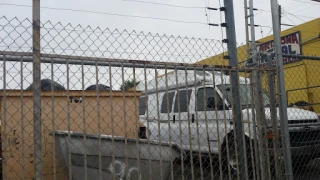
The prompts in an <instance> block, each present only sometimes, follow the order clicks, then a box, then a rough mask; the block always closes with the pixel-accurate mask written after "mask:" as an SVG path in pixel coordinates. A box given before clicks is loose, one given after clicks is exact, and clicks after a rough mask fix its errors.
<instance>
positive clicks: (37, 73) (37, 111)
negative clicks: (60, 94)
mask: <svg viewBox="0 0 320 180" xmlns="http://www.w3.org/2000/svg"><path fill="white" fill-rule="evenodd" d="M32 17H33V20H32V29H33V31H32V32H33V33H32V39H33V41H32V42H33V43H32V46H33V48H32V49H33V118H34V119H33V122H34V137H33V138H34V167H35V180H40V179H42V175H41V170H42V162H41V146H42V145H41V94H40V93H41V84H40V79H41V70H40V66H41V65H40V0H33V4H32Z"/></svg>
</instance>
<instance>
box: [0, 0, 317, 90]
mask: <svg viewBox="0 0 320 180" xmlns="http://www.w3.org/2000/svg"><path fill="white" fill-rule="evenodd" d="M138 1H139V2H138ZM142 1H143V2H142ZM148 2H149V3H148ZM155 3H158V4H155ZM221 3H223V0H221ZM5 4H7V5H5ZM160 4H162V5H160ZM163 4H169V5H173V6H175V7H172V6H168V5H163ZM279 4H281V5H282V8H283V10H282V12H283V14H282V16H283V18H282V23H285V24H291V25H298V24H301V23H303V22H306V21H309V20H312V19H314V18H317V17H320V11H319V8H320V3H316V2H313V1H311V0H279ZM31 5H32V1H31V0H28V1H27V0H1V2H0V12H1V14H0V15H1V17H2V16H5V17H6V18H7V19H12V18H14V17H17V18H18V19H19V20H20V21H21V20H23V19H25V18H29V19H31V18H32V8H31V7H28V6H31ZM234 5H235V6H234V10H235V15H236V16H235V22H236V33H237V42H238V43H243V42H245V31H244V29H245V27H244V8H243V7H244V6H243V1H242V0H235V1H234ZM41 6H42V7H44V8H42V9H41V22H43V23H44V22H47V21H50V22H51V23H52V24H53V25H55V24H57V23H58V22H61V23H62V24H63V26H67V24H68V23H70V24H72V26H73V27H75V26H77V25H78V24H80V25H81V27H83V28H84V27H86V26H90V27H91V28H92V29H95V28H96V27H98V26H99V27H100V28H101V29H105V28H109V29H110V32H112V31H113V30H115V29H117V30H118V31H119V32H122V31H124V30H127V31H128V32H130V33H131V32H132V31H133V30H135V31H136V33H132V34H136V35H137V34H139V32H140V31H143V32H144V34H145V35H146V34H147V33H149V32H151V33H152V35H153V36H155V35H156V34H157V33H158V34H159V35H160V37H161V36H163V35H164V34H165V35H166V36H170V35H173V36H175V38H174V39H170V38H169V39H168V38H164V40H163V41H166V42H165V43H162V44H161V41H157V40H155V39H156V38H151V40H150V42H151V45H150V46H148V47H147V46H145V47H142V50H141V51H140V50H139V45H136V47H135V48H134V49H133V50H132V51H133V53H131V52H129V51H131V50H130V48H128V47H122V49H121V48H117V47H115V48H111V49H112V51H114V52H116V53H114V52H107V53H105V52H103V53H104V54H103V53H101V52H98V51H97V48H98V47H99V46H100V47H102V45H105V44H106V43H107V42H104V41H103V40H101V41H95V40H94V37H91V40H89V41H88V42H86V43H87V44H83V43H82V45H81V46H83V47H81V48H78V46H77V44H74V46H72V45H68V43H71V42H72V41H73V39H70V38H69V39H68V38H63V37H60V36H58V34H59V33H58V31H51V30H48V29H45V30H41V33H42V35H44V34H47V35H46V36H45V37H43V38H42V45H43V46H44V47H42V48H43V51H44V53H56V54H68V53H71V54H72V55H87V56H94V57H100V56H104V57H112V58H124V59H126V58H133V59H140V60H145V59H147V60H149V59H152V60H155V61H171V62H172V61H174V62H187V63H189V62H190V63H194V62H196V61H198V60H201V59H204V58H207V57H210V56H213V55H215V53H216V54H217V53H221V50H222V49H221V44H218V43H217V44H215V43H216V41H211V40H208V41H206V42H204V41H203V40H201V41H199V40H197V39H196V40H193V41H189V38H192V37H195V38H205V39H214V40H221V39H222V37H224V38H225V33H221V27H209V26H208V25H206V23H208V22H210V23H217V24H220V23H221V20H220V18H222V22H224V16H223V13H222V16H220V12H219V11H210V12H209V11H208V10H207V11H206V10H205V8H204V7H206V6H209V7H213V8H218V7H220V5H219V1H218V0H198V1H195V0H193V1H191V0H171V1H169V0H104V1H102V0H91V1H88V0H41ZM177 6H183V7H177ZM222 6H223V4H222ZM186 7H190V8H186ZM254 7H255V8H257V9H259V10H258V11H255V24H256V25H260V26H261V27H256V28H255V30H256V32H255V35H256V40H257V39H259V38H261V37H264V36H267V35H271V34H272V28H271V27H272V21H271V13H270V1H269V0H255V1H254ZM49 8H51V9H49ZM52 8H53V9H52ZM55 8H56V9H55ZM61 8H63V9H68V10H58V9H61ZM75 10H81V12H79V11H75ZM83 11H87V12H83ZM89 11H90V12H89ZM94 12H99V13H94ZM103 13H109V15H107V14H103ZM110 14H117V15H110ZM122 15H126V16H122ZM128 16H136V17H128ZM137 16H139V17H152V19H151V18H137ZM156 18H161V19H169V20H175V21H185V22H184V23H182V22H172V21H164V20H156ZM3 23H4V24H6V21H4V19H0V24H1V25H3ZM12 24H16V25H19V24H17V23H16V22H12ZM27 24H28V23H27ZM47 25H48V27H54V28H57V29H59V28H60V29H61V26H59V25H58V26H52V25H50V24H47ZM27 26H30V24H28V25H27ZM67 27H69V26H67ZM286 28H289V27H287V26H282V29H286ZM80 29H81V28H80ZM19 30H20V31H21V32H24V31H26V29H23V28H20V29H18V28H16V29H15V31H13V30H12V29H10V27H6V29H2V31H1V29H0V33H2V36H1V34H0V38H2V39H5V41H2V42H0V49H1V50H13V51H15V50H16V51H18V50H17V49H15V47H14V46H19V47H20V48H21V47H22V46H23V47H25V48H26V51H30V47H31V43H32V41H31V39H30V34H31V28H29V29H28V31H29V33H23V35H22V36H21V37H22V38H23V37H25V39H28V40H27V41H28V42H27V43H24V40H22V39H20V40H18V41H15V39H16V37H19V33H18V31H19ZM11 31H12V32H11ZM223 31H224V30H223ZM311 31H314V30H311ZM6 33H8V34H9V35H8V36H10V37H11V39H10V38H7V37H6V36H7V35H6ZM73 33H74V32H73ZM49 34H50V35H49ZM70 34H71V33H70V32H63V33H62V32H60V35H62V36H68V35H69V36H73V35H77V34H73V35H70ZM83 34H84V35H85V36H86V34H85V33H83ZM83 34H82V35H83ZM89 34H90V33H89ZM82 35H81V36H82ZM53 36H56V37H53ZM114 36H117V35H114ZM178 36H180V38H176V37H178ZM185 37H188V39H186V38H185ZM131 38H132V37H131ZM160 39H161V38H160ZM46 40H47V41H46ZM52 40H53V41H52ZM77 40H79V39H77ZM77 40H75V42H76V41H77ZM80 40H81V39H80ZM113 40H115V41H118V42H113ZM113 40H112V38H111V39H110V38H108V41H109V43H110V44H113V45H115V44H118V45H117V46H119V44H122V45H124V44H127V45H130V43H131V44H134V43H132V42H133V41H135V42H136V40H138V42H137V43H138V44H139V43H140V44H146V42H144V40H141V39H139V38H137V36H136V37H135V38H133V39H130V38H129V37H128V36H123V35H121V38H120V40H119V39H118V38H117V37H115V38H114V39H113ZM183 40H188V43H189V44H187V45H186V44H184V43H180V42H183ZM56 41H63V43H60V44H59V42H56ZM122 42H125V43H122ZM150 42H148V43H150ZM197 42H200V43H203V44H201V45H198V46H197V45H196V43H197ZM79 43H80V41H79V42H78V44H79ZM158 43H160V44H161V45H160V46H161V47H159V46H157V45H159V44H158ZM166 43H167V44H166ZM8 46H10V48H8ZM166 46H169V47H170V48H167V49H166ZM206 46H207V47H210V48H209V49H208V50H199V48H203V47H206ZM67 47H69V48H71V50H70V49H69V50H65V49H66V48H67ZM154 47H158V49H154ZM224 48H226V47H224ZM73 49H77V51H76V52H74V51H73ZM102 49H103V48H102ZM128 49H129V50H128ZM20 50H21V49H19V51H20ZM84 50H85V51H86V54H83V52H82V51H84ZM100 50H101V49H100ZM108 50H110V48H109V49H108ZM136 50H138V51H136ZM103 51H104V50H103ZM123 52H124V53H123ZM150 53H151V54H150ZM152 53H153V54H152ZM145 54H148V56H146V55H145ZM163 54H165V55H163ZM0 66H1V64H0ZM19 67H20V65H19V63H16V64H14V63H12V64H9V65H8V66H7V68H8V69H10V72H11V74H9V75H8V76H7V78H8V79H7V81H8V82H9V84H10V87H9V88H13V89H15V88H19V87H21V80H20V79H19V78H18V77H20V75H19V70H20V68H19ZM0 68H1V67H0ZM54 68H55V76H56V77H55V80H57V81H58V82H59V83H61V84H66V78H65V76H66V75H65V67H63V66H60V67H58V66H55V67H54ZM31 69H32V65H31V64H30V63H29V64H27V65H26V66H25V67H24V72H23V73H24V79H25V80H26V81H27V82H25V83H24V85H23V88H26V87H27V86H28V85H29V84H30V83H31V82H32V72H31V71H30V70H31ZM42 70H43V75H42V78H44V77H47V78H50V77H51V73H50V65H49V66H48V65H43V67H42ZM94 71H95V70H94V67H91V70H90V69H89V70H88V69H86V70H85V73H86V74H85V76H86V77H85V79H84V82H83V83H84V84H85V85H84V86H85V87H87V86H89V85H91V84H94V83H95V73H94ZM151 71H152V70H151ZM151 71H150V72H148V74H151V75H150V76H148V79H150V78H152V77H154V75H155V74H154V71H152V72H151ZM91 72H92V73H91ZM124 72H125V74H123V75H122V72H121V69H119V68H118V69H117V68H114V69H113V72H112V74H113V76H114V77H113V80H112V81H113V83H112V84H113V85H114V87H115V88H116V89H117V88H118V87H119V86H120V84H121V82H122V77H125V78H124V80H126V79H130V78H132V71H131V70H129V69H125V71H124ZM159 73H160V74H161V73H163V72H161V71H160V72H159ZM108 74H109V73H108V68H107V67H105V68H101V69H100V73H99V79H100V80H99V81H100V83H103V84H109V83H110V78H109V77H108V76H109V75H108ZM70 76H71V77H70V88H71V89H81V88H82V83H81V81H82V79H81V70H80V69H79V66H74V67H73V68H71V74H70ZM137 78H138V79H139V80H143V79H144V74H143V73H142V71H141V72H139V73H138V74H137ZM0 88H2V84H0Z"/></svg>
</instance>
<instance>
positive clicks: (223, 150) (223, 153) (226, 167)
mask: <svg viewBox="0 0 320 180" xmlns="http://www.w3.org/2000/svg"><path fill="white" fill-rule="evenodd" d="M245 139H246V141H245V146H246V149H245V152H246V156H247V167H248V176H249V177H253V175H254V174H253V166H252V160H253V159H252V156H251V149H250V140H249V138H247V137H246V138H245ZM252 145H253V144H252ZM228 149H229V150H227V141H226V138H225V140H224V141H223V143H222V145H221V161H222V162H221V163H222V171H223V173H225V174H229V173H231V175H236V174H237V171H238V169H237V164H234V163H233V162H228V152H229V161H235V162H236V159H235V158H236V154H233V153H236V150H235V142H234V136H233V134H231V133H230V134H229V135H228ZM253 149H254V148H253ZM252 153H254V151H253V152H252ZM253 157H254V154H253ZM232 164H234V165H232ZM229 168H230V171H229Z"/></svg>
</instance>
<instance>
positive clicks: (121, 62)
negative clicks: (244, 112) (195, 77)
mask: <svg viewBox="0 0 320 180" xmlns="http://www.w3.org/2000/svg"><path fill="white" fill-rule="evenodd" d="M9 53H10V52H5V53H4V52H1V51H0V61H2V60H1V54H2V55H3V54H5V55H7V54H9ZM22 56H23V57H22ZM28 56H30V53H21V54H20V55H15V56H13V57H12V56H9V57H8V56H6V61H13V62H21V59H22V62H32V57H28ZM42 56H44V55H42ZM58 57H59V55H56V56H53V57H43V58H41V63H52V62H53V63H54V64H67V62H68V64H73V65H82V64H83V65H89V66H96V65H98V66H112V67H132V66H133V65H134V66H135V67H136V68H150V69H154V66H155V65H156V66H157V68H158V69H172V70H186V69H187V70H195V69H196V70H203V68H207V69H212V70H215V71H221V69H224V71H225V72H226V71H227V70H237V71H239V72H250V71H252V70H253V69H254V68H246V69H237V67H231V66H224V65H200V64H188V63H168V62H156V61H139V60H125V59H117V60H116V61H114V60H113V59H109V58H80V59H79V57H77V56H69V57H68V58H65V59H60V58H58ZM52 58H54V59H52ZM57 58H58V59H57ZM85 59H86V60H85Z"/></svg>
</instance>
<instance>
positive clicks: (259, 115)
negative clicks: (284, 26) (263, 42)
mask: <svg viewBox="0 0 320 180" xmlns="http://www.w3.org/2000/svg"><path fill="white" fill-rule="evenodd" d="M249 10H250V15H249V16H250V32H251V52H252V62H253V64H254V65H256V66H258V60H257V47H256V38H255V27H254V14H253V0H249ZM252 74H253V85H254V86H255V87H254V104H255V107H253V108H254V109H255V113H256V116H255V118H256V119H254V120H256V122H257V123H256V124H257V127H258V137H259V141H258V147H256V148H259V158H260V161H259V162H260V164H259V165H260V171H261V179H268V177H267V174H268V173H266V172H267V166H266V163H267V152H266V148H264V146H265V145H266V141H265V138H264V137H265V122H264V116H265V112H264V104H263V103H262V99H261V97H262V95H261V79H260V73H259V72H258V70H254V71H253V72H252ZM254 136H256V134H254ZM257 166H258V164H257Z"/></svg>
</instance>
